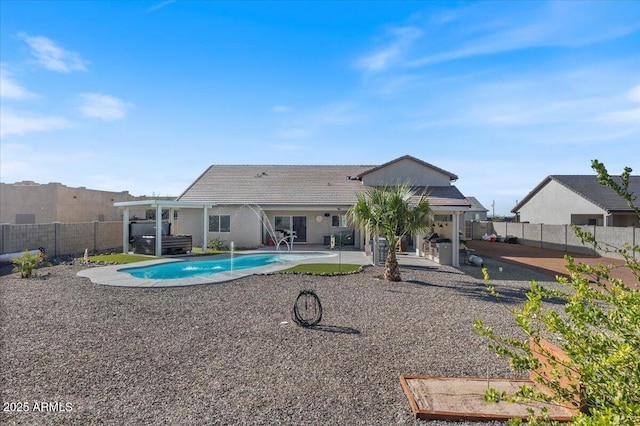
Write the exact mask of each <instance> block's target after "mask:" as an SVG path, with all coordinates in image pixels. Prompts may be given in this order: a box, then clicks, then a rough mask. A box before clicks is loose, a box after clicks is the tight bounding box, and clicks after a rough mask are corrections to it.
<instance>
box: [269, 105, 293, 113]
mask: <svg viewBox="0 0 640 426" xmlns="http://www.w3.org/2000/svg"><path fill="white" fill-rule="evenodd" d="M289 111H291V108H289V107H288V106H286V105H274V106H272V107H271V112H275V113H283V112H289Z"/></svg>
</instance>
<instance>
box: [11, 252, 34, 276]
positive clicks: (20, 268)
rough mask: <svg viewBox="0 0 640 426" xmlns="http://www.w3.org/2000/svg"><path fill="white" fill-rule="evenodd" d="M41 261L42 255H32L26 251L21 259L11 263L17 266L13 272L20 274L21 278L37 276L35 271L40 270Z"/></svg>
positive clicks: (18, 258) (17, 258)
mask: <svg viewBox="0 0 640 426" xmlns="http://www.w3.org/2000/svg"><path fill="white" fill-rule="evenodd" d="M40 260H41V254H40V253H35V254H30V253H29V252H28V251H26V250H25V252H24V253H22V255H20V257H16V258H15V259H13V260H12V261H11V263H13V264H14V265H15V267H14V268H13V272H20V278H29V277H31V276H35V275H36V274H35V272H34V270H35V269H37V268H38V265H39V264H40Z"/></svg>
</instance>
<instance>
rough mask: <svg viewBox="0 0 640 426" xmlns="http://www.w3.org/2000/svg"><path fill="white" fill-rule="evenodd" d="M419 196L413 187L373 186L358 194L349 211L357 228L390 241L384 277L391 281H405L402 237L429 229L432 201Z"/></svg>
mask: <svg viewBox="0 0 640 426" xmlns="http://www.w3.org/2000/svg"><path fill="white" fill-rule="evenodd" d="M417 195H418V194H417V193H416V191H414V190H413V189H412V188H411V186H410V185H409V184H403V185H397V186H392V187H382V188H379V187H373V188H370V189H369V190H367V191H366V192H364V193H358V195H357V197H358V198H357V201H356V203H355V204H354V205H353V206H351V207H350V208H349V210H348V212H347V216H348V217H349V221H350V222H351V223H353V224H354V225H355V226H357V227H359V228H360V229H362V230H366V231H368V232H369V233H370V234H372V235H373V236H376V237H378V236H380V237H384V238H385V239H386V240H387V244H388V245H389V254H388V255H387V259H386V261H385V264H384V274H383V277H384V279H385V280H387V281H401V280H402V278H401V277H400V269H399V268H398V260H397V258H396V246H397V244H398V242H399V241H400V240H401V239H402V237H404V236H405V235H407V234H412V233H416V232H423V231H426V230H427V229H429V213H430V212H431V208H430V207H429V202H428V201H427V198H426V197H425V196H424V194H422V195H420V198H418V200H417V201H416V200H415V197H416V196H417Z"/></svg>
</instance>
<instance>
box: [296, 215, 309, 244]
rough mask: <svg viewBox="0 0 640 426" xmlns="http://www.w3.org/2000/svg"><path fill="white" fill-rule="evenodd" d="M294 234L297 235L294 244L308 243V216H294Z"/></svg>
mask: <svg viewBox="0 0 640 426" xmlns="http://www.w3.org/2000/svg"><path fill="white" fill-rule="evenodd" d="M293 232H295V233H296V238H295V239H294V240H293V243H294V244H295V243H306V242H307V217H306V216H293Z"/></svg>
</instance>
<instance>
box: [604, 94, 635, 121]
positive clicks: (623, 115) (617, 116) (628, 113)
mask: <svg viewBox="0 0 640 426" xmlns="http://www.w3.org/2000/svg"><path fill="white" fill-rule="evenodd" d="M626 98H627V99H629V100H630V101H631V102H633V103H640V84H639V85H637V86H635V87H633V88H631V90H629V92H628V93H627V94H626ZM601 120H602V121H605V122H609V123H630V124H640V107H633V108H627V109H619V110H616V111H612V112H608V113H606V114H603V115H602V117H601Z"/></svg>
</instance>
